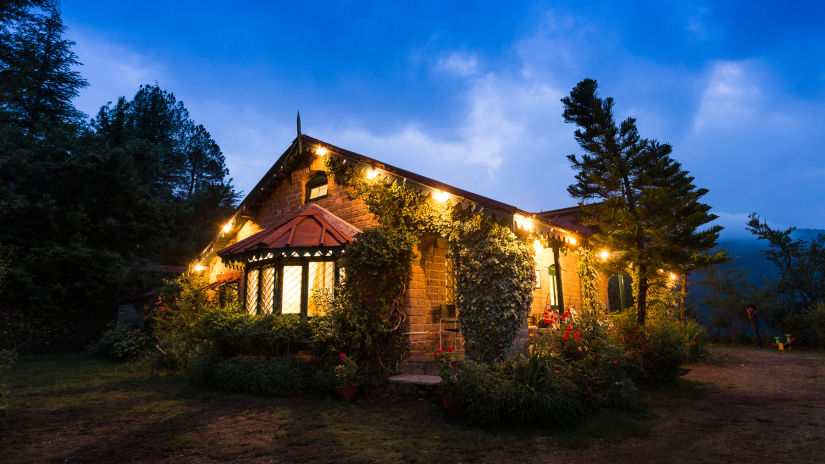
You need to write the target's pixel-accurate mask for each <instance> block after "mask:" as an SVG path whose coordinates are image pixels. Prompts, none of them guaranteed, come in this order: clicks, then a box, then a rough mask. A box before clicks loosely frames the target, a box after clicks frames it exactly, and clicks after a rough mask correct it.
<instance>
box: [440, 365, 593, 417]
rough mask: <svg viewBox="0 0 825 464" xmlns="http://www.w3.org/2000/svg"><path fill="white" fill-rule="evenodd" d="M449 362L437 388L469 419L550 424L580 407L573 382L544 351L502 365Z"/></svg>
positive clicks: (572, 414) (571, 415)
mask: <svg viewBox="0 0 825 464" xmlns="http://www.w3.org/2000/svg"><path fill="white" fill-rule="evenodd" d="M450 364H451V366H450V367H448V368H447V370H443V371H442V376H441V378H442V388H443V389H444V391H445V392H446V393H448V394H449V395H450V396H451V397H452V398H453V400H454V401H455V403H456V406H457V408H458V411H459V412H460V414H461V415H463V416H464V417H465V418H466V419H467V420H469V421H470V422H473V423H476V424H480V425H494V424H501V423H510V424H523V425H528V424H529V425H536V424H542V425H555V424H561V423H566V422H570V421H572V420H574V419H575V418H576V417H578V416H579V415H580V414H581V412H582V405H581V403H580V401H579V399H578V395H577V393H576V386H575V384H574V383H573V382H571V381H570V380H568V379H566V378H565V377H564V376H563V375H561V374H560V372H561V371H563V368H562V367H561V366H560V365H559V364H558V363H557V362H556V361H555V360H553V358H552V357H549V356H546V355H544V354H540V355H534V356H531V357H530V358H528V359H527V360H524V361H520V362H508V363H505V364H503V365H491V364H486V363H477V362H474V361H471V360H466V361H462V362H459V363H454V364H453V363H450Z"/></svg>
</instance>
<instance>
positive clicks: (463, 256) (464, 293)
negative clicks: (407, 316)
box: [449, 214, 536, 362]
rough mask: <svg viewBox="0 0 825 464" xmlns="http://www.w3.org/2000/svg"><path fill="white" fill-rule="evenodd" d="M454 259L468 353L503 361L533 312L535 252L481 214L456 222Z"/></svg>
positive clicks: (451, 252) (452, 239)
mask: <svg viewBox="0 0 825 464" xmlns="http://www.w3.org/2000/svg"><path fill="white" fill-rule="evenodd" d="M449 256H450V258H452V260H453V262H454V274H455V304H456V309H457V310H458V319H459V322H460V324H461V333H462V335H463V336H464V339H465V340H466V342H467V351H468V353H469V354H470V355H471V356H473V357H475V358H478V359H480V360H483V361H486V362H492V361H496V360H501V359H503V358H504V355H505V353H506V352H507V350H508V349H509V348H510V346H511V345H512V343H513V339H514V337H515V335H516V332H518V330H519V328H521V327H523V326H524V322H525V321H526V319H527V316H528V314H529V313H530V304H531V303H532V301H533V287H534V285H535V279H536V277H535V274H534V269H535V260H534V259H533V251H532V249H531V248H530V247H528V246H527V245H526V244H525V243H524V242H523V241H522V240H520V239H519V238H517V237H516V236H515V235H514V234H513V232H512V231H510V230H509V229H508V228H507V227H504V226H502V225H500V224H498V223H496V222H495V221H494V220H493V219H492V218H490V217H487V216H482V215H478V214H476V215H472V216H471V217H469V218H466V220H463V221H462V220H458V221H455V224H454V230H453V232H452V235H451V237H450V249H449Z"/></svg>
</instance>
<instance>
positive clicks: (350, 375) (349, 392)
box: [335, 353, 358, 401]
mask: <svg viewBox="0 0 825 464" xmlns="http://www.w3.org/2000/svg"><path fill="white" fill-rule="evenodd" d="M335 378H336V385H335V393H337V394H338V397H339V398H341V399H342V400H344V401H352V399H353V398H355V393H356V392H357V391H358V365H357V364H355V360H354V359H352V358H350V357H347V355H346V353H341V354H339V355H338V365H337V366H335Z"/></svg>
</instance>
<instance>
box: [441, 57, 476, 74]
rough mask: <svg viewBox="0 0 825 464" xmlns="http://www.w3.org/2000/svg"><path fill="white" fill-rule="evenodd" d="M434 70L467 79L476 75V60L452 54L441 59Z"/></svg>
mask: <svg viewBox="0 0 825 464" xmlns="http://www.w3.org/2000/svg"><path fill="white" fill-rule="evenodd" d="M435 68H436V69H437V70H439V71H443V72H446V73H448V74H452V75H454V76H458V77H468V76H472V75H473V74H475V73H476V71H477V69H478V60H477V59H476V57H475V56H468V55H462V54H460V53H458V52H452V53H450V54H449V55H448V56H446V57H444V58H441V59H440V60H438V63H436V66H435Z"/></svg>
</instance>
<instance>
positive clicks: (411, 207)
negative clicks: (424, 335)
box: [325, 157, 535, 362]
mask: <svg viewBox="0 0 825 464" xmlns="http://www.w3.org/2000/svg"><path fill="white" fill-rule="evenodd" d="M325 163H326V167H327V172H328V173H329V174H330V175H331V176H332V178H333V179H334V180H335V182H336V183H338V184H341V185H346V186H348V187H349V188H350V195H351V196H352V197H355V198H359V199H361V200H362V201H363V202H364V204H366V205H367V207H368V208H369V210H370V212H371V213H373V214H374V215H375V216H376V217H377V218H378V219H379V221H380V223H381V226H380V227H378V228H377V229H379V230H380V232H379V231H375V232H372V231H365V232H364V233H362V234H361V235H360V236H359V237H357V240H356V244H358V245H357V246H358V247H363V250H362V252H361V253H360V254H359V255H358V256H360V258H359V259H358V260H354V259H353V258H352V255H354V253H352V252H351V251H350V250H348V251H347V253H346V256H347V258H345V259H346V262H345V264H344V266H345V269H346V272H347V279H346V282H345V285H346V286H347V287H348V289H347V290H345V291H344V292H343V293H342V298H344V299H347V300H349V303H347V304H348V305H349V306H350V307H351V308H356V307H361V308H364V310H367V311H370V310H368V309H367V308H376V309H372V310H371V311H372V312H374V313H375V312H376V311H377V313H380V314H383V316H381V317H387V318H389V320H390V321H394V322H395V323H394V324H391V325H392V326H393V327H394V329H393V333H395V334H397V332H398V330H397V329H398V327H400V324H401V322H403V319H404V317H405V316H404V313H403V308H402V307H401V302H402V298H403V294H404V290H405V289H406V284H407V282H408V280H409V276H410V275H411V273H412V261H413V259H414V258H415V253H414V251H413V250H414V249H415V247H416V246H417V245H418V237H420V236H421V235H423V234H434V235H438V236H441V237H445V238H446V239H447V240H448V242H449V244H450V248H449V254H450V257H452V259H453V260H454V263H455V265H454V272H455V277H456V289H455V290H456V293H455V298H456V307H457V309H458V313H459V322H460V325H461V327H462V333H463V335H464V338H465V340H466V342H467V347H468V352H469V354H470V355H471V356H474V357H476V358H478V359H482V360H484V361H488V362H489V361H493V360H497V359H501V358H503V356H504V353H505V352H506V351H507V349H508V348H509V347H510V345H511V343H512V341H513V338H514V337H515V334H516V333H517V331H518V329H519V328H520V327H521V326H522V325H523V324H524V321H525V320H526V318H527V315H528V314H529V312H530V304H531V302H532V298H533V288H532V287H533V284H534V278H535V277H534V275H533V268H534V266H535V263H534V260H533V255H532V252H531V250H530V247H528V246H527V245H526V244H525V243H524V241H523V240H521V239H519V238H518V237H516V236H515V235H514V234H513V233H512V231H510V230H509V229H508V228H507V227H505V226H503V225H501V224H498V223H496V222H495V221H494V220H493V219H492V218H490V217H487V216H482V215H480V214H472V213H470V212H469V211H466V210H463V209H461V208H460V207H453V206H450V205H449V204H448V205H442V204H441V203H438V202H436V201H434V200H432V198H430V196H429V195H425V194H423V193H421V192H420V191H417V190H415V189H413V188H409V187H407V186H405V185H403V184H401V183H399V182H395V181H389V180H386V179H375V180H367V179H366V178H365V177H364V176H363V171H362V170H361V169H359V168H358V167H357V166H355V165H354V164H352V163H349V164H345V163H343V162H342V161H341V160H338V159H335V158H333V157H328V158H327V159H326V161H325ZM373 230H374V229H373ZM365 234H375V235H376V239H375V240H372V239H371V240H370V241H369V243H367V241H364V243H361V244H359V242H361V241H362V240H364V238H367V237H370V235H365ZM379 236H380V237H381V240H378V239H377V237H379ZM387 244H396V245H397V246H395V247H390V248H392V249H393V250H394V253H396V257H395V258H393V259H395V261H392V262H391V260H390V259H384V258H390V257H389V256H387V254H386V253H387V248H388V247H387ZM353 246H356V245H353ZM356 249H358V248H356ZM371 255H375V256H377V257H379V258H381V259H382V260H383V261H381V266H385V267H383V268H382V269H384V271H382V272H378V271H377V269H379V268H381V266H378V263H376V262H373V261H374V260H372V259H371V258H370V256H371ZM386 266H389V267H386ZM386 269H390V270H391V272H386ZM379 274H380V275H382V276H387V277H382V279H383V281H382V282H383V283H382V284H381V288H383V290H380V291H382V292H387V293H385V294H383V296H379V294H378V293H375V291H379V290H378V289H374V290H369V289H368V290H364V289H357V288H355V287H356V286H367V287H369V286H370V285H373V282H371V281H370V280H369V279H366V280H364V279H360V278H358V279H356V278H355V277H351V275H364V276H370V275H372V276H373V277H376V276H378V275H379ZM388 279H389V280H388ZM390 280H392V282H390ZM381 308H391V309H390V310H384V309H381ZM375 328H376V327H367V326H366V325H365V326H359V327H354V329H355V330H356V331H357V332H358V333H359V334H360V336H361V337H362V338H369V337H372V336H373V335H372V334H371V333H370V331H371V330H373V329H375ZM379 328H380V327H379ZM384 328H386V327H384ZM397 338H398V339H399V340H400V337H397ZM384 361H385V362H386V361H387V360H386V359H384Z"/></svg>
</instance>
